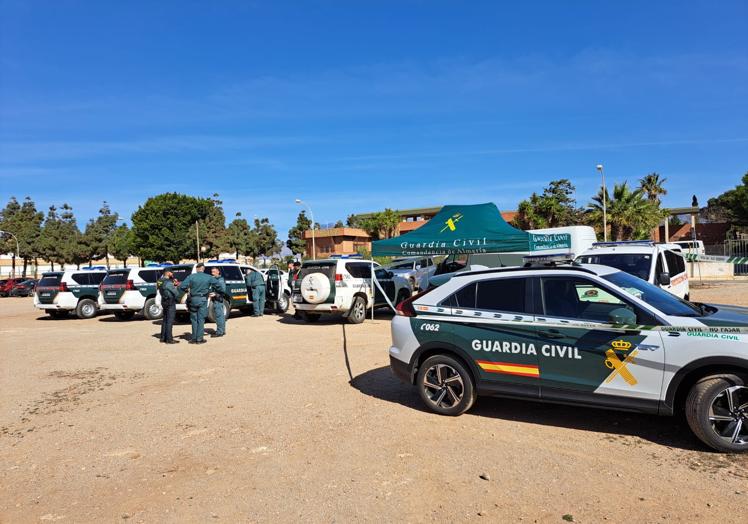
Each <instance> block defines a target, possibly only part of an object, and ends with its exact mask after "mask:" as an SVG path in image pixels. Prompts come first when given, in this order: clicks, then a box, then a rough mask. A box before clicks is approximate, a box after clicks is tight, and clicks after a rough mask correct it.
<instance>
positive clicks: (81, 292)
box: [34, 266, 107, 318]
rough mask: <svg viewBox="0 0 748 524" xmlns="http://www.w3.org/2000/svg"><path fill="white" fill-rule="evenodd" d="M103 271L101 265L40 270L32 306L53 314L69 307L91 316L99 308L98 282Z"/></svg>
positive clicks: (63, 313)
mask: <svg viewBox="0 0 748 524" xmlns="http://www.w3.org/2000/svg"><path fill="white" fill-rule="evenodd" d="M106 274H107V270H106V268H105V267H104V266H93V267H84V268H82V269H66V270H65V271H50V272H48V273H43V274H42V278H41V280H39V283H38V284H37V285H36V290H35V292H34V307H35V308H37V309H41V310H43V311H46V312H47V314H48V315H50V316H52V317H54V318H64V317H66V316H67V315H68V313H69V312H71V311H74V312H75V315H76V316H77V317H78V318H93V317H95V316H96V313H98V311H99V305H98V302H97V300H98V293H99V284H101V282H102V281H103V280H104V277H106Z"/></svg>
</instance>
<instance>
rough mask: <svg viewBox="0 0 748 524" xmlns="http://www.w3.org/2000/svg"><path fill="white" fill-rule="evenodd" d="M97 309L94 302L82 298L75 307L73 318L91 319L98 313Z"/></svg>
mask: <svg viewBox="0 0 748 524" xmlns="http://www.w3.org/2000/svg"><path fill="white" fill-rule="evenodd" d="M98 311H99V307H98V305H97V304H96V301H95V300H93V299H90V298H82V299H80V300H79V301H78V305H77V306H76V307H75V316H77V317H78V318H80V319H88V318H93V317H95V316H96V313H98Z"/></svg>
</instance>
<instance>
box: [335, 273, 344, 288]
mask: <svg viewBox="0 0 748 524" xmlns="http://www.w3.org/2000/svg"><path fill="white" fill-rule="evenodd" d="M335 287H346V283H345V282H344V281H343V274H342V273H335Z"/></svg>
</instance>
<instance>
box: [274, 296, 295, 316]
mask: <svg viewBox="0 0 748 524" xmlns="http://www.w3.org/2000/svg"><path fill="white" fill-rule="evenodd" d="M290 303H291V297H289V296H288V295H286V294H285V293H284V292H281V294H280V297H278V301H277V302H276V303H275V311H276V313H278V314H279V315H283V314H284V313H285V312H286V311H288V306H289V305H290Z"/></svg>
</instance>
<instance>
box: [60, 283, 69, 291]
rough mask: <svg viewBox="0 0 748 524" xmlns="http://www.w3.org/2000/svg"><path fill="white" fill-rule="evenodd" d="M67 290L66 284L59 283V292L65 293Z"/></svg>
mask: <svg viewBox="0 0 748 524" xmlns="http://www.w3.org/2000/svg"><path fill="white" fill-rule="evenodd" d="M67 290H68V285H67V283H66V282H60V289H59V291H67Z"/></svg>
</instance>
